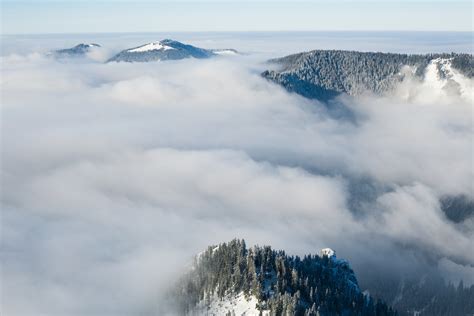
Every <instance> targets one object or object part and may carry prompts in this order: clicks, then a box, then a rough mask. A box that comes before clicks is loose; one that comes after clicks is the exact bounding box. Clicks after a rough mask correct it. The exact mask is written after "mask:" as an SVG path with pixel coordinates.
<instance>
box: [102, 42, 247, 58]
mask: <svg viewBox="0 0 474 316" xmlns="http://www.w3.org/2000/svg"><path fill="white" fill-rule="evenodd" d="M237 54H238V52H237V51H236V50H234V49H204V48H199V47H196V46H192V45H188V44H183V43H181V42H178V41H175V40H171V39H164V40H162V41H159V42H152V43H148V44H145V45H141V46H138V47H134V48H129V49H126V50H123V51H121V52H120V53H118V54H117V55H115V56H113V57H112V58H110V59H109V61H108V62H150V61H165V60H179V59H185V58H197V59H204V58H211V57H215V56H219V55H237Z"/></svg>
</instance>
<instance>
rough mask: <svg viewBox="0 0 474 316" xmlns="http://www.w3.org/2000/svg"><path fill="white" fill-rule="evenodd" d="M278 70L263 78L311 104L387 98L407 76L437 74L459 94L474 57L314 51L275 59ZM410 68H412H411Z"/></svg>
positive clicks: (271, 71) (473, 73)
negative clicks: (338, 98)
mask: <svg viewBox="0 0 474 316" xmlns="http://www.w3.org/2000/svg"><path fill="white" fill-rule="evenodd" d="M269 63H270V64H274V65H276V66H277V67H278V69H277V70H266V71H264V72H263V73H262V76H263V77H264V78H266V79H268V80H270V81H273V82H275V83H277V84H279V85H282V86H283V87H285V88H286V89H287V90H288V91H290V92H295V93H297V94H300V95H302V96H304V97H307V98H310V99H318V100H322V101H327V100H330V99H332V98H334V97H336V96H338V95H340V94H348V95H351V96H358V95H361V94H364V93H366V92H369V93H375V94H383V93H385V92H387V91H390V90H391V89H392V88H393V87H394V86H395V85H396V84H397V83H399V82H400V81H401V80H402V79H403V78H404V77H405V76H406V75H413V76H415V77H418V78H422V77H423V75H424V74H425V72H426V71H427V70H431V71H432V72H433V73H435V75H437V76H439V78H442V79H445V80H446V81H447V82H449V83H450V84H452V85H453V86H456V85H458V86H457V87H454V88H458V89H463V87H462V86H461V84H462V83H460V82H459V81H461V80H458V78H457V77H459V74H461V75H462V76H465V77H466V78H472V77H473V76H474V70H473V68H474V67H473V66H474V60H473V56H472V55H470V54H455V53H452V54H427V55H407V54H393V53H372V52H356V51H341V50H314V51H310V52H305V53H299V54H294V55H289V56H286V57H282V58H277V59H272V60H269ZM407 67H408V68H407Z"/></svg>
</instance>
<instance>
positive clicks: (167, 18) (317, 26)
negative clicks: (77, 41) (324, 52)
mask: <svg viewBox="0 0 474 316" xmlns="http://www.w3.org/2000/svg"><path fill="white" fill-rule="evenodd" d="M1 5H2V34H38V33H90V32H93V33H96V32H165V31H282V30H283V31H318V30H345V31H347V30H369V31H387V30H397V31H400V30H401V31H471V30H472V13H473V9H472V3H471V1H469V0H458V1H446V0H435V1H427V0H421V1H407V0H401V1H391V0H382V1H374V0H369V1H359V0H355V1H350V0H342V1H341V0H337V1H329V0H315V1H309V0H307V1H286V0H280V1H269V0H259V1H245V0H244V1H230V0H223V1H200V0H194V1H193V0H188V1H160V0H159V1H149V0H141V1H130V0H102V1H91V0H62V1H60V0H55V1H54V0H53V1H52V0H35V1H32V0H29V1H21V0H1Z"/></svg>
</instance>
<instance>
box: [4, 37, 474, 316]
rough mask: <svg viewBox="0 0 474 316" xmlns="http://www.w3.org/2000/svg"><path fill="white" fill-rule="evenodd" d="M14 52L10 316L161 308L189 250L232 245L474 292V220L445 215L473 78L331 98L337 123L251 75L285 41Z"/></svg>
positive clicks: (466, 176)
mask: <svg viewBox="0 0 474 316" xmlns="http://www.w3.org/2000/svg"><path fill="white" fill-rule="evenodd" d="M119 39H120V38H119ZM119 39H117V41H119ZM199 40H202V39H199V38H198V39H196V41H199ZM63 41H65V40H63ZM215 41H216V42H218V39H215ZM242 43H245V44H242ZM252 43H253V42H252V41H249V40H247V41H245V38H237V39H236V40H235V42H230V41H229V40H227V41H226V42H225V47H232V48H236V49H238V50H240V49H241V47H240V46H239V44H241V45H242V46H243V47H245V48H244V50H248V51H250V50H251V49H250V47H251V46H252ZM304 43H306V41H304V40H302V41H301V42H300V43H299V44H298V45H295V47H302V46H304V45H307V44H304ZM115 45H118V44H115ZM220 45H224V44H222V43H221V44H220ZM220 45H216V46H212V48H215V47H219V46H220ZM259 45H262V44H261V43H260V44H259ZM274 45H276V43H274ZM207 46H209V45H207ZM207 46H204V47H207ZM112 47H113V45H112ZM115 47H117V46H115ZM221 47H224V46H221ZM259 47H262V46H259ZM15 48H18V46H15V45H13V46H12V47H9V48H8V50H9V51H12V53H11V54H6V55H4V56H2V63H1V68H2V69H1V73H2V78H1V90H2V97H1V100H2V102H1V103H2V105H1V124H2V125H1V131H2V133H1V142H2V143H1V155H2V156H1V157H2V160H1V172H2V173H1V181H2V185H1V186H2V196H1V200H2V225H1V232H2V246H1V265H2V297H3V302H2V307H3V310H4V312H5V313H6V314H9V315H32V314H35V315H41V314H45V315H64V314H68V315H74V314H77V315H84V314H87V315H121V314H123V315H130V314H134V315H137V314H143V315H153V314H156V312H157V310H158V309H159V308H160V307H161V305H162V304H165V303H164V302H162V301H160V300H159V297H160V296H161V294H162V293H163V292H164V291H166V290H167V288H168V286H169V285H170V284H172V282H173V281H174V280H176V278H177V276H178V275H179V273H180V272H181V271H182V270H183V269H186V267H187V265H188V264H189V262H190V261H191V258H192V256H193V255H195V254H197V253H198V252H200V251H202V250H203V249H205V248H206V247H207V246H208V245H210V244H216V243H220V242H225V241H228V240H230V239H232V238H244V239H245V240H246V242H247V244H249V245H251V244H260V245H264V244H265V245H267V244H268V245H271V246H272V247H274V248H276V249H284V250H286V251H287V252H288V253H290V254H295V255H304V254H308V253H313V254H314V253H317V252H318V251H319V249H321V248H324V247H331V248H333V249H335V250H336V252H337V255H338V257H341V258H345V259H348V260H349V261H350V262H351V265H352V266H353V268H354V269H355V271H356V273H358V275H360V277H359V278H363V277H364V275H367V274H369V272H370V271H371V270H370V269H371V267H377V268H378V269H381V270H382V271H384V272H385V273H393V275H395V276H397V275H401V274H405V273H407V274H408V273H417V272H418V271H420V270H426V269H434V270H436V271H437V273H440V274H441V275H442V276H443V277H444V278H445V279H446V280H447V281H451V282H459V280H461V279H463V281H464V283H465V284H473V283H474V278H473V277H472V276H473V275H474V253H473V252H472V249H474V221H473V220H472V218H471V219H467V220H465V221H463V222H460V223H454V222H452V221H450V220H449V219H447V217H446V215H445V214H444V212H443V211H442V209H441V205H440V199H441V198H442V197H444V196H460V195H464V196H467V197H468V198H469V199H471V200H472V199H474V194H473V179H474V173H473V156H472V155H473V136H474V135H473V134H474V131H473V126H472V119H473V114H472V100H473V98H472V97H473V94H472V81H470V80H469V79H467V78H465V82H466V86H465V87H467V88H465V89H467V90H466V91H464V93H458V92H452V91H446V90H440V91H439V92H437V93H438V94H433V91H434V90H433V86H432V83H431V82H429V81H427V80H425V81H416V80H415V79H413V78H412V79H407V81H406V82H402V83H401V84H400V86H399V87H397V89H396V90H395V91H394V92H393V93H392V94H390V95H385V96H371V95H367V96H364V97H361V98H357V99H353V98H349V97H340V98H338V100H337V101H336V102H337V103H338V104H340V105H342V106H344V107H345V108H348V109H350V111H351V113H352V115H353V119H346V118H344V117H337V116H334V115H332V113H331V111H330V110H329V109H328V108H327V106H326V105H324V104H322V103H319V102H317V101H310V100H307V99H305V98H303V97H300V96H298V95H295V94H290V93H288V92H286V91H285V90H284V89H283V88H281V87H279V86H277V85H275V84H272V83H270V82H268V81H266V80H265V79H263V78H261V77H260V73H261V71H263V70H264V69H266V67H268V65H266V64H265V63H264V61H265V60H266V59H267V58H269V57H273V56H274V55H275V51H277V52H282V51H286V49H287V48H286V47H285V48H280V50H275V51H272V52H265V51H261V50H260V51H259V52H258V53H253V54H248V55H242V56H238V57H230V58H216V59H211V60H182V61H170V62H155V63H146V64H145V63H143V64H142V63H133V64H129V63H108V64H104V63H102V61H104V60H106V59H107V58H108V57H109V56H110V54H112V53H113V51H114V50H115V49H116V48H112V49H110V50H109V49H102V50H97V51H93V52H92V53H91V54H90V55H89V56H88V57H87V58H84V59H79V60H73V61H64V60H63V61H58V60H54V59H52V58H49V57H46V56H44V55H43V54H41V52H34V51H33V52H31V51H30V52H25V53H13V51H15ZM52 48H54V47H51V49H52ZM315 48H317V47H315ZM18 49H19V50H20V51H21V49H20V48H18ZM361 281H362V283H363V280H361Z"/></svg>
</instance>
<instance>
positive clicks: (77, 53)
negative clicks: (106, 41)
mask: <svg viewBox="0 0 474 316" xmlns="http://www.w3.org/2000/svg"><path fill="white" fill-rule="evenodd" d="M99 47H101V46H100V45H99V44H96V43H88V44H86V43H80V44H77V45H76V46H74V47H71V48H64V49H58V50H55V51H53V52H51V53H50V54H51V55H54V56H56V57H82V56H84V55H85V54H87V53H88V52H89V51H90V50H91V49H93V48H99Z"/></svg>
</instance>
